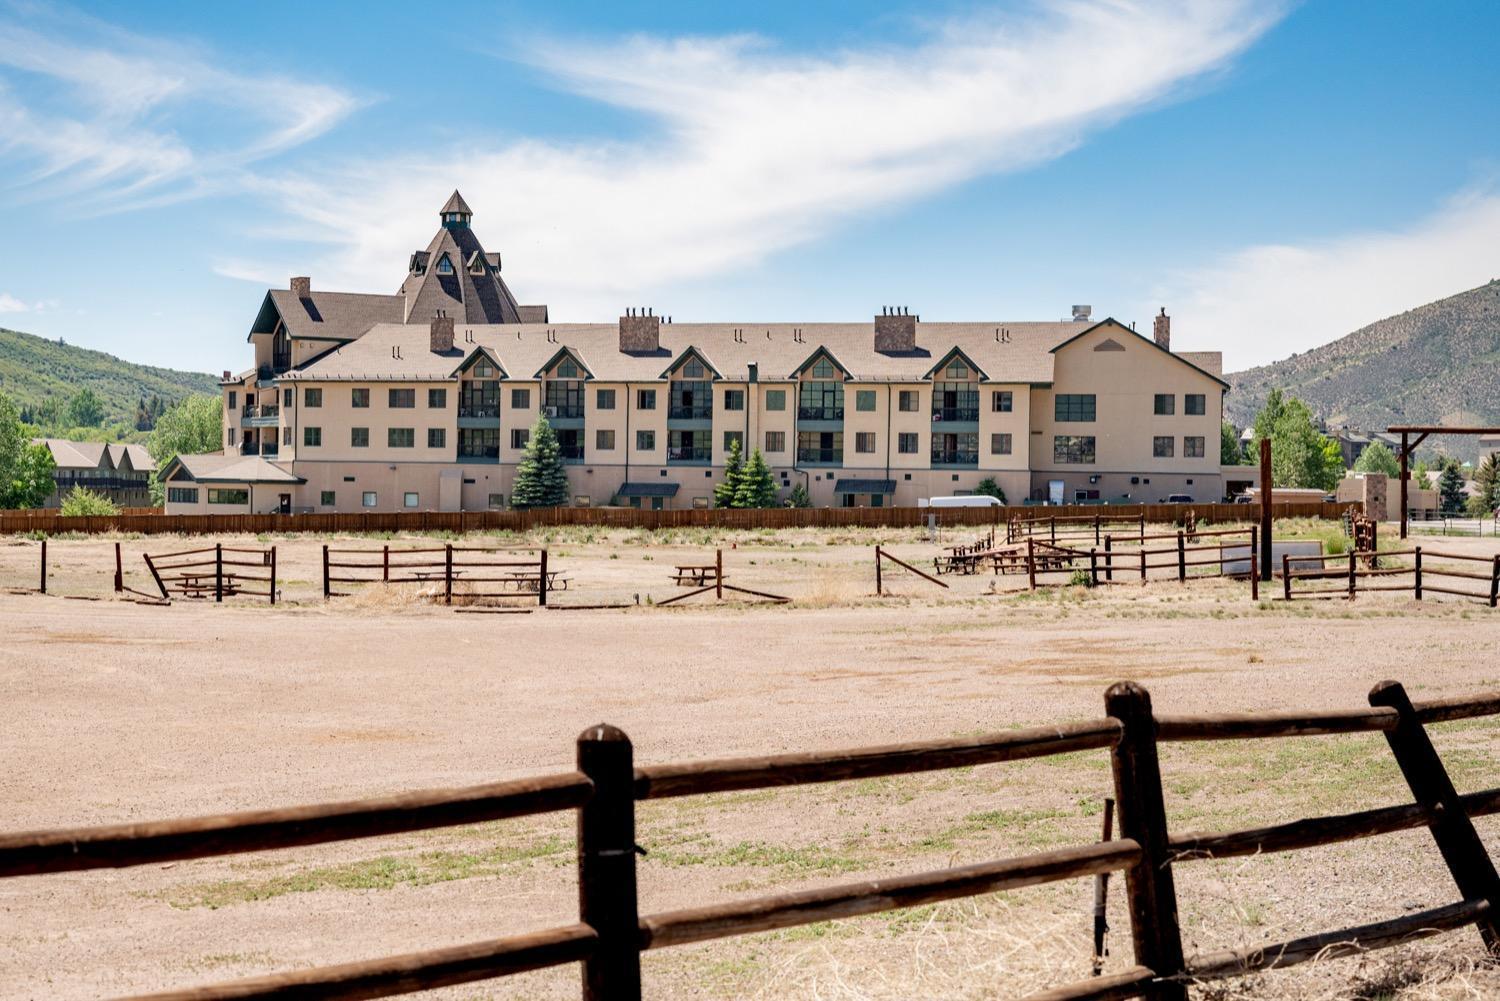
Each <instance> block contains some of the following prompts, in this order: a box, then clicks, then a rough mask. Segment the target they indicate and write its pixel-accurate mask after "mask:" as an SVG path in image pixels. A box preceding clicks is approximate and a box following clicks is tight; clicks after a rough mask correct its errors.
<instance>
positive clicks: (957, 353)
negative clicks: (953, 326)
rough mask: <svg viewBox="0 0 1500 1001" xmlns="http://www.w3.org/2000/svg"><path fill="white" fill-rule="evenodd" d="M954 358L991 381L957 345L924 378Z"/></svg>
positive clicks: (944, 366)
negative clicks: (961, 360) (959, 359)
mask: <svg viewBox="0 0 1500 1001" xmlns="http://www.w3.org/2000/svg"><path fill="white" fill-rule="evenodd" d="M954 358H962V359H963V363H964V364H965V365H967V366H969V368H971V369H973V370H974V371H975V372H977V373H979V381H980V382H989V381H990V377H989V375H987V374H986V373H985V371H984V369H982V368H980V367H979V366H978V365H976V364H974V359H972V358H970V357H969V356H968V355H967V354H965V353H964V349H963V348H960V347H956V346H955V347H953V348H951V349H950V350H949V351H948V353H947V354H945V355H943V357H942V359H941V360H939V361H938V363H937V364H936V365H934V366H932V367H931V368H929V369H928V370H927V374H926V375H924V376H922V378H924V379H931V378H932V376H933V373H935V372H938V371H940V370H942V369H945V368H947V367H948V363H949V362H950V361H952V360H953V359H954ZM855 493H859V491H855Z"/></svg>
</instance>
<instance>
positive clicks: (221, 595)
mask: <svg viewBox="0 0 1500 1001" xmlns="http://www.w3.org/2000/svg"><path fill="white" fill-rule="evenodd" d="M141 555H142V556H143V557H144V558H145V560H146V568H147V569H148V570H150V571H151V577H152V579H153V580H155V581H156V586H157V588H158V589H160V591H161V596H162V598H163V599H164V600H168V601H170V600H171V597H172V595H174V594H175V595H179V596H181V597H186V598H209V597H212V598H213V599H214V601H223V600H224V599H225V598H226V597H232V596H234V595H240V594H244V595H251V596H254V597H259V598H268V599H270V602H271V604H273V605H274V604H276V547H275V546H272V547H270V548H269V549H247V548H243V547H236V546H225V545H214V546H210V547H208V548H205V549H186V550H183V551H181V552H177V553H159V554H157V555H155V556H153V555H151V554H150V553H142V554H141ZM118 556H119V550H118V548H116V558H117V559H118ZM226 567H228V568H229V569H227V570H226V569H225V568H226ZM256 570H260V571H264V572H262V573H255V572H253V571H256ZM116 580H117V581H118V571H117V573H116Z"/></svg>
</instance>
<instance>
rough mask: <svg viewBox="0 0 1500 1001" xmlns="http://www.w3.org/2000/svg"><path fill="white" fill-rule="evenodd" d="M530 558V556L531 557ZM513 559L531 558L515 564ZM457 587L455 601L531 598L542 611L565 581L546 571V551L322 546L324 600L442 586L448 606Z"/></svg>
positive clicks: (565, 583)
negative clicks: (387, 588) (397, 587)
mask: <svg viewBox="0 0 1500 1001" xmlns="http://www.w3.org/2000/svg"><path fill="white" fill-rule="evenodd" d="M533 552H534V553H535V556H530V554H531V553H533ZM518 555H527V556H530V558H528V559H517V558H516V557H517V556H518ZM455 583H457V584H460V585H462V589H461V590H460V592H459V600H461V601H467V600H470V599H473V598H515V597H519V596H530V595H535V596H536V603H537V605H538V606H539V607H546V605H547V594H548V592H549V591H554V590H566V589H567V585H568V578H566V577H563V576H562V575H560V574H559V573H558V571H557V570H555V569H553V568H551V567H549V566H548V562H547V550H546V549H545V548H544V549H539V550H525V551H524V553H522V552H518V551H517V550H514V549H499V548H493V547H487V546H455V545H452V544H451V543H450V544H447V545H442V546H436V547H430V548H422V549H399V548H398V549H394V550H393V549H392V548H391V547H390V546H382V547H381V548H379V549H338V548H333V547H329V546H324V547H323V597H324V598H325V599H328V598H342V597H348V596H349V594H350V593H351V592H349V591H336V590H334V588H333V585H335V584H429V585H432V586H434V587H436V586H437V585H439V584H441V585H442V588H443V603H444V604H446V605H451V604H453V585H454V584H455Z"/></svg>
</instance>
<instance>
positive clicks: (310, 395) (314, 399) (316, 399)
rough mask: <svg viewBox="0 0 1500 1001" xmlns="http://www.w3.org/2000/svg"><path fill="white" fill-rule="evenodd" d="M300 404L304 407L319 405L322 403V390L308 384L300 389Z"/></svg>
mask: <svg viewBox="0 0 1500 1001" xmlns="http://www.w3.org/2000/svg"><path fill="white" fill-rule="evenodd" d="M302 405H303V406H304V407H321V406H322V405H323V391H322V390H321V389H313V388H312V387H311V386H308V387H307V388H306V389H304V390H302Z"/></svg>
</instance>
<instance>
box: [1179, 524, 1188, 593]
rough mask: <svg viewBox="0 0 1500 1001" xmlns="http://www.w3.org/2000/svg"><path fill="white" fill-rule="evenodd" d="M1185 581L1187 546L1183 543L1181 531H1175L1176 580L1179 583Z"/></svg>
mask: <svg viewBox="0 0 1500 1001" xmlns="http://www.w3.org/2000/svg"><path fill="white" fill-rule="evenodd" d="M1186 581H1187V547H1186V546H1185V545H1184V542H1183V536H1182V532H1180V531H1179V532H1178V533H1177V582H1178V583H1179V584H1181V583H1185V582H1186Z"/></svg>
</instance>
